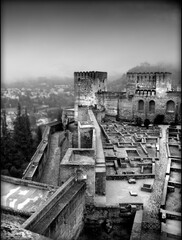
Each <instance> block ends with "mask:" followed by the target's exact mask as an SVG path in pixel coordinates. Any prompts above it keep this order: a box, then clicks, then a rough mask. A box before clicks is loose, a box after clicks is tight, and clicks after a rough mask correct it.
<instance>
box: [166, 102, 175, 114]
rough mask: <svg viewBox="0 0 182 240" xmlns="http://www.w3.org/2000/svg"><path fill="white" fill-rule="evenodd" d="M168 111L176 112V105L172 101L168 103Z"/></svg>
mask: <svg viewBox="0 0 182 240" xmlns="http://www.w3.org/2000/svg"><path fill="white" fill-rule="evenodd" d="M166 111H167V112H174V111H175V104H174V102H173V101H172V100H170V101H168V102H167V105H166Z"/></svg>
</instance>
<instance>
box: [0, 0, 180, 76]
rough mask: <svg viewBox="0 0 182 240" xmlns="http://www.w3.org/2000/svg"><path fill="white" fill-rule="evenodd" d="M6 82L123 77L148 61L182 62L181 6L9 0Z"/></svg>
mask: <svg viewBox="0 0 182 240" xmlns="http://www.w3.org/2000/svg"><path fill="white" fill-rule="evenodd" d="M1 9H2V12H1V14H2V17H1V20H2V23H1V24H2V25H1V77H2V81H12V80H16V79H19V78H28V77H39V76H60V77H63V76H68V77H72V76H73V72H74V71H107V72H108V76H110V75H115V74H118V73H119V74H122V73H124V72H126V71H127V70H129V69H130V68H132V67H135V66H136V65H139V64H140V63H142V62H149V63H151V64H155V63H157V62H167V63H168V62H170V63H174V64H179V61H180V58H181V56H180V52H181V45H180V42H181V39H180V36H181V33H180V22H181V20H180V17H181V16H180V8H179V5H177V4H174V2H173V1H157V2H155V1H143V2H140V1H136V0H135V1H126V2H123V1H121V2H119V1H100V2H99V3H98V2H96V1H89V2H84V1H76V0H75V1H67V2H66V1H54V0H53V1H43V0H42V1H28V0H27V1H26V0H24V1H14V2H12V1H7V0H6V1H3V2H2V8H1Z"/></svg>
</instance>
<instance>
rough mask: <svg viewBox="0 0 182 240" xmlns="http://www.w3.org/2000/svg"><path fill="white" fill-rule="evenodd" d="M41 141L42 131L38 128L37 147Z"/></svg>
mask: <svg viewBox="0 0 182 240" xmlns="http://www.w3.org/2000/svg"><path fill="white" fill-rule="evenodd" d="M41 141H42V130H41V127H40V126H38V128H37V146H38V145H39V143H40V142H41Z"/></svg>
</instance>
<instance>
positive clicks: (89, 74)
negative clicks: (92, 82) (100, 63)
mask: <svg viewBox="0 0 182 240" xmlns="http://www.w3.org/2000/svg"><path fill="white" fill-rule="evenodd" d="M74 77H75V78H77V79H78V78H81V79H84V78H92V79H96V78H99V79H104V78H107V72H98V71H90V72H74Z"/></svg>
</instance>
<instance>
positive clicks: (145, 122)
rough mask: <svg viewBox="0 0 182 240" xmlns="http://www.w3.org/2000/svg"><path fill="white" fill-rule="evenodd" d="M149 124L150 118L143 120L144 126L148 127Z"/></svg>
mask: <svg viewBox="0 0 182 240" xmlns="http://www.w3.org/2000/svg"><path fill="white" fill-rule="evenodd" d="M149 124H150V120H149V119H145V121H144V126H145V127H146V128H147V129H148V127H149Z"/></svg>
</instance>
